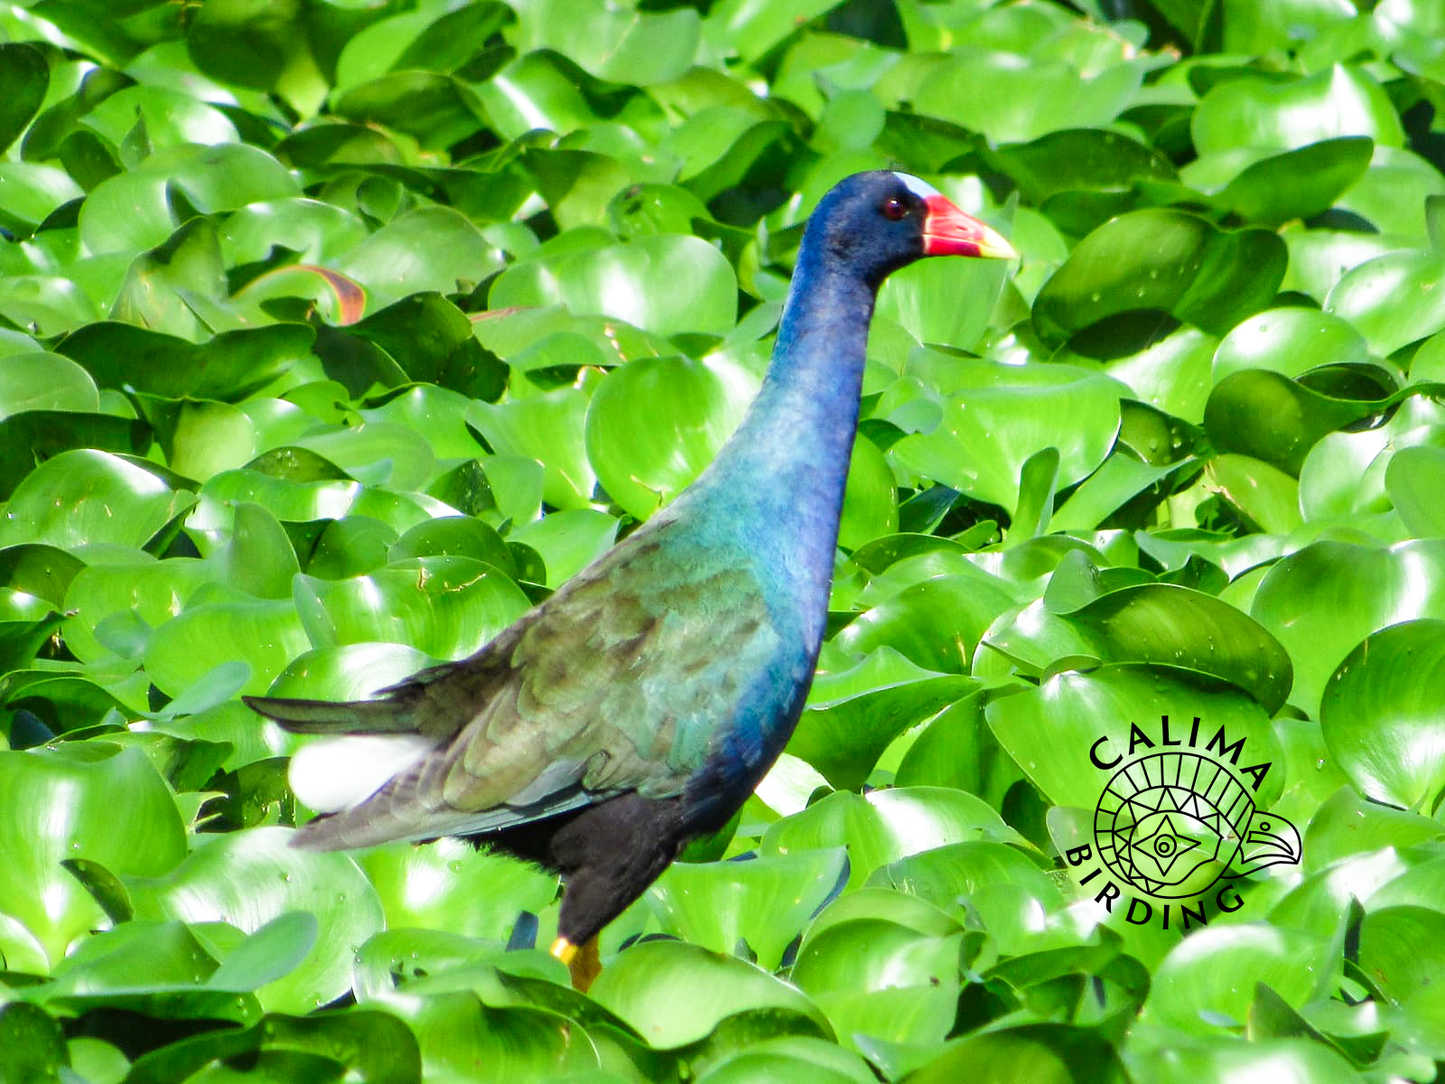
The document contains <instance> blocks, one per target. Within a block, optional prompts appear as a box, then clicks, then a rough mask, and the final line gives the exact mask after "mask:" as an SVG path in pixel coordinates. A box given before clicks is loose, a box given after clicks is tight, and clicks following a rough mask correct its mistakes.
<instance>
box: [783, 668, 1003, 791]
mask: <svg viewBox="0 0 1445 1084" xmlns="http://www.w3.org/2000/svg"><path fill="white" fill-rule="evenodd" d="M975 688H976V685H975V683H974V681H973V680H972V679H971V678H967V677H964V676H963V675H962V674H944V673H938V672H935V671H932V670H928V669H926V668H924V667H920V666H918V665H917V664H916V663H913V662H912V661H910V660H909V659H908V658H907V657H906V656H904V655H903V654H901V653H900V652H898V651H897V650H895V649H894V648H892V647H890V646H888V645H884V646H881V647H878V648H876V649H875V650H873V651H871V652H870V653H869V654H868V656H867V657H866V658H864V659H862V660H860V661H859V662H858V663H857V665H855V666H853V667H851V668H850V669H848V670H845V671H842V672H841V673H836V674H824V675H821V676H819V678H818V679H817V680H816V681H814V683H813V688H812V691H811V693H810V694H809V698H808V707H807V708H806V709H805V710H804V712H803V715H802V718H801V719H799V721H798V728H797V729H796V730H795V731H794V732H793V737H792V739H791V740H790V741H789V743H788V749H789V751H790V752H791V753H792V754H793V755H794V756H797V757H801V758H802V759H803V760H806V761H807V762H808V763H809V764H811V765H813V767H815V768H816V769H817V770H818V771H819V772H821V773H822V774H823V776H824V777H825V778H827V779H828V781H829V782H830V783H832V784H833V785H834V786H838V787H856V786H861V785H862V783H863V781H864V780H865V779H867V777H868V773H869V772H870V771H872V769H873V765H874V764H876V763H877V761H878V758H879V756H881V755H882V753H883V750H884V749H886V748H887V747H888V743H889V742H891V741H892V740H893V739H894V738H896V737H897V736H898V735H899V734H901V733H902V732H903V731H904V730H906V729H907V728H908V727H910V726H912V725H914V724H915V723H919V722H921V721H923V720H924V719H926V718H928V717H929V716H930V715H932V714H934V713H935V712H937V711H939V710H940V709H941V708H943V707H945V706H947V705H948V704H950V703H952V702H953V701H955V700H959V699H961V698H963V697H964V696H967V695H968V694H969V693H971V692H972V691H973V690H974V689H975Z"/></svg>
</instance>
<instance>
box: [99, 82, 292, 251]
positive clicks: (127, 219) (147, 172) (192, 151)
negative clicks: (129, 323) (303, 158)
mask: <svg viewBox="0 0 1445 1084" xmlns="http://www.w3.org/2000/svg"><path fill="white" fill-rule="evenodd" d="M148 89H150V90H152V91H159V88H148ZM122 93H125V92H122ZM109 100H110V101H116V99H115V98H111V99H109ZM120 104H121V105H122V106H123V105H124V103H120ZM193 104H194V103H193ZM169 107H170V106H167V108H169ZM205 108H206V109H207V110H209V107H205ZM210 112H214V111H213V110H210ZM216 115H217V116H221V114H219V113H216ZM132 116H133V114H132ZM227 123H229V122H227ZM232 138H234V135H233V136H232ZM203 141H204V142H208V143H213V144H214V145H211V146H198V145H189V144H183V145H179V146H173V147H166V148H164V149H162V150H158V151H157V152H156V153H155V154H153V155H151V156H150V158H148V159H147V160H146V161H145V163H144V164H143V165H142V166H141V167H139V168H138V169H134V170H130V171H128V172H125V173H119V174H117V175H116V176H114V177H112V178H111V179H110V180H107V181H104V182H102V183H101V184H100V185H98V186H97V187H96V189H95V190H94V191H93V192H91V193H90V195H89V196H88V197H87V198H86V200H85V203H84V204H82V205H81V209H80V236H81V239H82V240H83V241H84V242H85V244H86V247H87V248H89V249H90V250H91V251H92V252H137V251H144V250H146V249H151V248H155V247H156V246H157V245H160V244H163V243H164V242H165V240H166V238H168V237H170V235H171V234H172V233H173V232H174V231H175V229H176V227H177V226H179V225H180V224H181V223H180V221H179V220H178V217H177V215H176V212H175V210H174V209H173V207H172V205H171V200H170V199H169V196H168V191H169V190H170V189H171V188H172V187H174V188H175V189H176V190H178V191H179V192H181V193H183V194H184V196H185V200H186V202H187V203H189V204H190V206H192V207H194V208H195V209H196V210H197V211H200V212H201V213H202V214H211V213H215V212H222V211H234V210H238V209H239V208H241V207H244V206H246V204H248V203H256V202H258V201H263V200H275V199H286V198H290V197H293V196H297V195H299V194H300V192H299V190H298V186H297V182H296V180H295V179H294V178H293V177H292V176H291V174H290V173H288V172H287V171H286V169H285V168H284V167H283V166H282V165H281V163H280V162H278V161H276V159H275V158H273V157H271V155H269V154H267V153H266V152H265V151H262V150H261V149H259V148H257V147H253V146H248V145H245V144H237V143H225V142H221V143H216V142H215V141H214V140H210V139H205V140H203Z"/></svg>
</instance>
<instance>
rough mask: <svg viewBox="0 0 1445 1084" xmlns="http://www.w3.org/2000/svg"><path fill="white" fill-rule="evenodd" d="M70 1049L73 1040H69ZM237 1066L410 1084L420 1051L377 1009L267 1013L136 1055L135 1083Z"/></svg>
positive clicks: (253, 1071)
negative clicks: (248, 1022) (252, 1020)
mask: <svg viewBox="0 0 1445 1084" xmlns="http://www.w3.org/2000/svg"><path fill="white" fill-rule="evenodd" d="M72 1046H73V1044H72ZM234 1064H244V1065H246V1066H247V1070H246V1072H247V1074H248V1075H251V1076H253V1077H256V1078H259V1079H275V1080H288V1079H289V1080H295V1079H302V1078H304V1079H309V1080H324V1079H336V1078H341V1077H343V1076H344V1075H346V1074H348V1073H349V1074H354V1075H355V1076H356V1077H357V1079H360V1080H372V1081H377V1082H378V1084H381V1082H385V1084H417V1082H418V1081H420V1079H421V1055H420V1052H419V1051H418V1049H417V1041H416V1038H415V1036H413V1035H412V1033H411V1031H410V1030H409V1029H408V1028H407V1026H406V1024H405V1023H403V1022H402V1021H401V1020H398V1019H397V1018H396V1017H395V1016H392V1015H389V1014H387V1013H384V1012H371V1011H366V1010H358V1009H350V1010H347V1011H345V1012H338V1013H325V1014H315V1015H311V1016H305V1017H301V1016H288V1015H283V1014H281V1013H268V1014H266V1015H265V1016H264V1017H263V1018H262V1019H260V1020H258V1021H256V1022H255V1023H253V1024H251V1025H250V1026H249V1027H245V1028H226V1029H224V1030H215V1031H207V1032H203V1033H200V1034H197V1035H194V1036H191V1037H190V1038H186V1039H180V1040H177V1041H176V1042H172V1043H170V1044H169V1045H166V1046H161V1047H158V1048H156V1049H152V1050H149V1051H147V1052H145V1053H144V1054H142V1055H141V1056H140V1057H138V1058H137V1059H136V1061H135V1064H134V1066H132V1067H131V1070H130V1074H129V1077H128V1079H130V1080H133V1081H135V1082H136V1084H159V1082H160V1081H166V1080H194V1079H199V1078H201V1077H203V1076H205V1075H208V1074H207V1069H208V1067H209V1066H213V1065H222V1066H227V1067H229V1066H231V1065H234Z"/></svg>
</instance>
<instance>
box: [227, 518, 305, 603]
mask: <svg viewBox="0 0 1445 1084" xmlns="http://www.w3.org/2000/svg"><path fill="white" fill-rule="evenodd" d="M215 557H216V559H217V560H218V561H219V562H221V563H223V567H224V568H225V569H226V574H225V578H226V580H227V582H228V583H230V584H231V585H232V586H233V587H238V588H240V589H241V590H242V591H245V592H246V593H247V594H248V595H254V596H256V597H257V598H286V597H288V596H289V595H290V593H291V580H292V577H293V576H295V575H296V573H297V572H299V571H300V570H301V569H300V565H299V564H298V562H297V560H296V550H295V549H294V548H292V545H291V540H290V539H289V538H288V537H287V535H286V529H285V528H284V527H282V526H281V524H280V522H279V521H278V520H277V519H276V517H275V516H273V515H271V513H270V512H267V511H266V509H264V508H262V507H261V506H260V505H258V504H248V503H244V502H243V503H241V504H239V505H237V506H236V516H235V520H234V524H233V527H232V531H231V538H230V540H229V541H228V542H227V543H226V544H225V545H224V546H222V547H221V549H220V550H219V551H218V552H217V553H216V554H215Z"/></svg>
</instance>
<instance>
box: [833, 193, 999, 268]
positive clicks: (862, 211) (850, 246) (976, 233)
mask: <svg viewBox="0 0 1445 1084" xmlns="http://www.w3.org/2000/svg"><path fill="white" fill-rule="evenodd" d="M815 229H820V230H822V231H824V233H825V236H824V237H822V238H819V239H818V240H821V241H822V242H823V244H822V247H821V252H822V253H826V254H827V256H831V257H833V258H836V259H841V260H843V261H845V262H846V263H847V264H848V265H850V266H852V267H855V268H857V269H858V271H859V272H861V273H862V275H863V277H864V279H865V280H866V281H867V282H868V283H869V285H871V286H874V287H876V286H877V285H878V284H879V283H881V282H882V281H883V279H884V278H886V277H887V276H888V274H889V273H891V272H893V271H896V270H897V269H898V268H900V267H902V266H904V265H905V264H909V263H912V262H913V261H914V260H917V259H919V258H920V257H923V256H983V257H989V258H993V259H1000V260H1008V259H1013V258H1014V257H1015V256H1017V255H1018V253H1016V252H1015V251H1014V249H1013V246H1012V245H1010V244H1009V243H1008V242H1007V241H1006V240H1004V238H1003V237H1002V236H1000V235H999V234H998V233H997V232H996V231H995V230H993V229H992V228H991V227H989V226H987V225H985V224H984V223H982V222H980V221H979V220H978V219H976V218H974V217H973V216H972V215H969V214H965V213H964V212H963V211H962V210H960V209H959V208H958V207H957V206H955V205H954V203H953V202H952V201H951V200H950V199H949V198H948V197H947V196H945V195H943V194H942V193H941V192H939V191H938V190H937V189H936V188H934V187H933V186H932V185H930V184H928V183H927V182H925V181H921V180H919V179H918V178H917V177H914V176H912V175H911V174H908V173H899V172H896V171H894V170H891V169H878V170H873V171H871V172H868V173H855V174H853V175H852V176H851V177H847V178H845V179H844V180H842V181H840V182H838V184H836V185H834V186H833V188H832V189H831V190H830V191H829V192H828V194H827V195H826V196H824V197H823V199H822V200H821V201H820V202H819V204H818V208H817V210H815V211H814V212H813V217H812V218H811V219H810V220H809V223H808V232H809V233H812V232H813V231H814V230H815Z"/></svg>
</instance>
